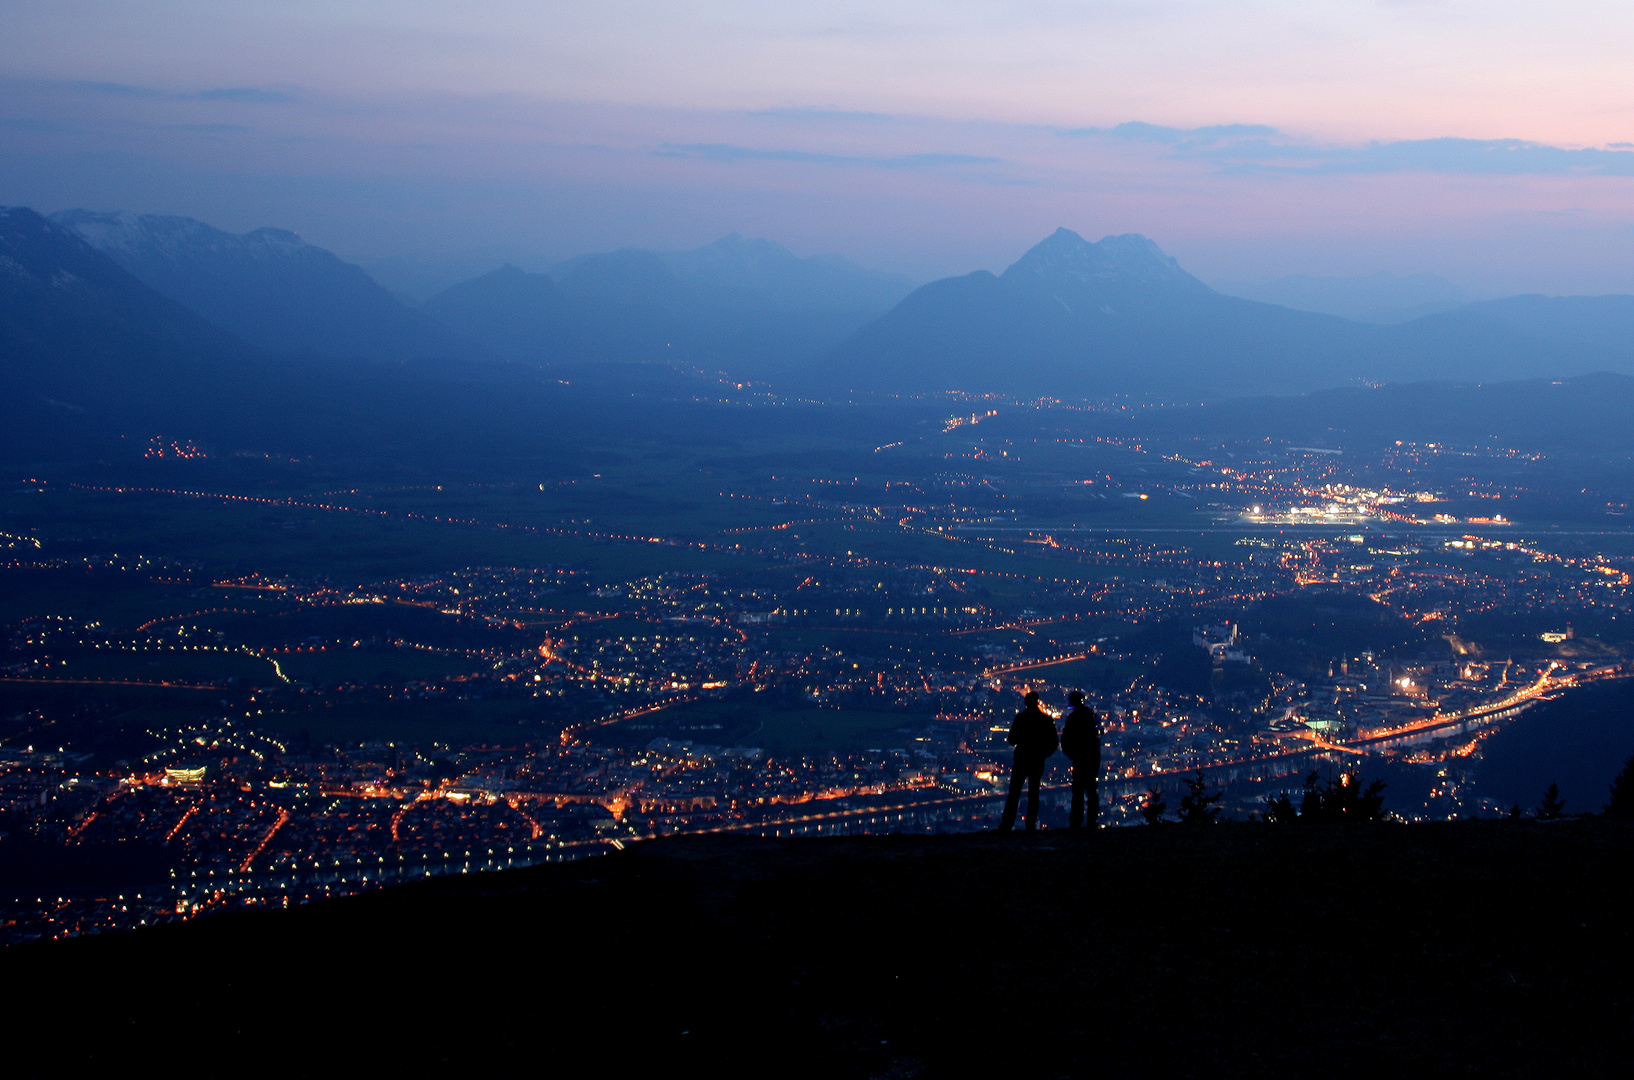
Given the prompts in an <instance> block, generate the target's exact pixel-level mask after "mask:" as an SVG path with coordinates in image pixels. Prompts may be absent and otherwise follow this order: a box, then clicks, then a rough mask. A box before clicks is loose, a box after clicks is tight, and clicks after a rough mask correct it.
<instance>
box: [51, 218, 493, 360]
mask: <svg viewBox="0 0 1634 1080" xmlns="http://www.w3.org/2000/svg"><path fill="white" fill-rule="evenodd" d="M51 221H52V222H53V223H54V224H56V225H58V226H60V227H62V228H63V229H66V230H67V231H69V232H71V233H73V234H74V235H76V236H78V237H79V238H80V239H82V240H84V241H85V242H86V243H87V244H89V245H90V246H92V247H94V248H96V249H97V250H98V251H100V252H102V253H103V254H104V255H107V256H108V257H109V258H110V259H112V260H113V261H114V262H116V263H118V264H119V265H120V266H122V267H124V268H125V269H126V270H128V271H130V273H131V274H132V275H133V276H134V277H136V278H137V280H139V281H141V282H142V283H144V284H145V285H147V286H149V287H150V288H152V289H153V291H155V292H157V293H159V294H160V295H161V296H165V297H168V298H170V299H171V300H174V301H176V302H177V303H179V304H181V305H183V306H184V307H187V308H188V309H190V310H192V311H194V312H196V313H197V314H199V315H201V316H203V317H204V318H205V319H208V320H209V321H210V322H213V323H215V324H216V325H217V326H219V327H221V328H222V329H224V330H227V331H230V332H231V333H233V334H236V335H237V336H238V337H240V338H242V339H244V340H245V341H247V342H249V343H250V344H252V345H256V346H259V347H261V348H263V349H269V350H274V351H277V352H283V353H295V354H303V353H304V354H311V355H319V356H343V357H356V358H359V359H368V360H386V359H391V360H398V359H403V358H405V357H418V356H457V357H466V358H476V357H479V356H482V355H484V350H482V349H481V348H479V347H477V346H474V345H472V344H471V343H470V342H468V341H466V340H464V339H462V338H460V337H459V336H458V335H456V334H454V333H453V332H451V331H450V330H449V329H448V328H447V327H446V326H444V325H443V324H442V323H440V322H438V321H437V320H436V319H434V318H432V317H431V316H429V315H426V314H425V313H424V312H420V311H416V310H414V309H412V308H410V307H407V306H406V305H404V304H403V303H402V302H401V301H399V300H398V299H397V298H396V297H394V296H392V295H391V294H390V293H388V292H387V291H386V290H385V289H383V288H381V287H380V286H379V285H378V284H376V283H375V281H374V279H373V278H371V277H369V275H368V274H366V273H364V272H363V271H362V270H361V269H359V268H358V267H356V266H353V265H352V264H350V263H348V262H345V261H343V260H341V259H340V258H339V257H338V256H336V255H335V254H334V253H333V252H330V251H326V250H325V249H323V248H321V247H316V246H314V245H312V244H308V243H307V242H306V241H304V240H302V239H301V238H300V237H299V236H297V235H296V234H295V233H292V232H289V231H287V230H284V229H256V230H254V231H253V232H248V233H243V234H241V235H240V234H234V233H229V232H223V231H222V230H221V229H216V228H212V227H211V226H209V225H206V224H204V223H203V222H201V221H195V220H193V219H192V218H184V217H166V216H162V215H159V214H140V215H137V214H101V213H93V212H91V211H88V210H64V211H62V212H60V213H56V214H53V215H51Z"/></svg>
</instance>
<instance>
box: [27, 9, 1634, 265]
mask: <svg viewBox="0 0 1634 1080" xmlns="http://www.w3.org/2000/svg"><path fill="white" fill-rule="evenodd" d="M1631 49H1634V5H1630V4H1628V3H1626V2H1621V3H1620V2H1615V0H1557V2H1556V3H1553V4H1548V5H1544V4H1538V3H1535V2H1524V3H1523V2H1520V0H1481V2H1479V3H1477V2H1473V0H1443V2H1437V0H1234V2H1224V0H1212V2H1210V0H1170V2H1142V0H1123V2H1117V0H1111V2H1077V3H1064V2H1062V3H1057V2H1050V0H1035V2H1026V3H1022V2H1017V3H1005V2H997V0H988V2H982V3H975V2H960V0H943V2H928V0H920V2H910V0H873V2H869V3H861V2H826V3H825V2H817V3H807V4H798V5H796V4H786V3H766V2H762V3H748V2H728V0H714V2H708V0H705V2H696V3H692V4H674V3H659V2H656V0H608V2H603V3H599V4H593V5H592V4H565V3H554V2H542V0H532V2H522V0H507V2H486V3H474V4H464V5H449V4H440V3H425V2H418V3H416V2H406V0H397V2H392V3H372V2H356V0H352V2H347V0H328V2H324V3H316V2H309V0H237V2H234V3H221V2H218V0H210V2H206V0H195V2H176V0H170V2H164V0H161V2H153V0H148V2H144V3H132V2H121V0H65V2H55V3H45V2H41V0H21V2H18V3H14V4H10V5H8V8H7V14H6V32H5V33H4V35H0V130H3V131H4V136H3V138H0V204H22V205H28V206H33V207H35V208H36V209H39V210H42V211H51V210H58V209H62V208H65V207H70V206H85V207H89V208H92V209H106V210H112V209H123V210H132V211H143V212H160V213H171V214H184V215H188V216H192V217H198V218H200V219H202V220H205V221H208V222H210V223H211V224H214V225H218V226H220V227H223V228H227V229H231V230H234V231H242V230H246V229H251V228H255V227H257V226H261V225H275V226H281V227H285V228H293V229H295V230H297V231H299V232H301V233H302V234H303V235H304V236H305V237H306V238H307V239H309V240H311V241H312V242H314V243H318V244H322V245H324V246H327V247H330V248H333V249H334V250H335V251H336V252H338V253H339V254H341V255H343V256H344V257H347V258H350V259H354V260H359V261H365V262H366V261H370V260H374V259H379V258H383V257H388V256H397V255H414V254H433V253H455V252H461V251H468V250H471V249H494V250H496V251H499V250H504V251H506V252H510V253H512V254H513V257H516V258H520V259H524V260H528V259H531V260H535V261H538V262H540V263H547V262H549V261H550V260H551V259H554V258H560V257H566V256H569V255H573V254H577V253H580V252H583V251H588V250H606V249H610V248H614V247H620V246H642V247H654V248H661V249H670V248H684V247H692V246H697V245H699V244H702V243H705V242H708V241H710V240H712V239H715V238H716V237H718V236H720V235H722V234H724V233H727V232H730V231H734V230H736V231H739V232H742V233H744V234H746V235H756V236H767V237H771V238H773V239H776V240H779V241H781V242H783V243H784V244H786V245H788V246H789V247H790V248H792V249H793V250H795V251H796V252H797V253H799V254H811V253H818V252H838V253H840V254H844V255H847V256H849V257H851V258H854V259H856V260H858V261H859V262H862V263H864V264H866V265H870V266H875V267H879V268H881V269H888V270H895V271H900V272H903V273H907V274H909V275H911V276H913V277H915V278H917V279H920V280H926V279H929V278H932V277H936V276H941V275H944V274H951V273H963V272H967V271H969V270H972V269H976V268H982V267H985V268H989V269H995V270H996V269H1000V268H1002V267H1003V266H1004V265H1006V264H1007V263H1008V262H1010V261H1012V260H1013V259H1014V258H1015V257H1016V256H1017V255H1019V254H1020V253H1021V252H1022V251H1023V250H1025V249H1026V248H1027V247H1028V246H1030V245H1031V244H1032V243H1034V242H1036V241H1037V240H1038V239H1040V238H1042V237H1043V236H1044V235H1046V234H1047V233H1049V232H1050V231H1051V230H1053V229H1054V228H1055V227H1056V226H1058V225H1064V226H1067V227H1068V228H1072V229H1075V230H1077V231H1079V232H1081V233H1083V234H1084V235H1086V236H1088V237H1089V238H1091V239H1094V238H1097V237H1099V236H1101V235H1103V234H1105V233H1119V232H1140V233H1144V234H1146V235H1148V236H1150V237H1152V238H1153V239H1155V240H1157V241H1158V243H1160V244H1161V245H1162V246H1163V247H1164V248H1165V249H1166V250H1168V251H1169V252H1170V253H1171V254H1173V255H1175V256H1176V257H1178V258H1179V259H1180V261H1181V263H1182V264H1183V265H1185V266H1186V267H1187V268H1188V269H1191V270H1192V271H1193V272H1195V273H1197V274H1198V275H1199V276H1201V277H1203V278H1204V279H1205V280H1209V281H1212V282H1226V281H1233V280H1242V279H1248V278H1255V277H1260V276H1264V275H1281V274H1288V273H1296V272H1302V273H1315V274H1347V275H1348V274H1362V273H1371V272H1373V271H1377V270H1389V271H1394V272H1397V273H1414V272H1433V273H1440V274H1443V275H1445V276H1447V277H1449V278H1451V279H1452V280H1453V281H1455V282H1457V283H1458V284H1460V285H1462V286H1464V287H1465V288H1468V289H1470V290H1471V291H1472V292H1475V293H1484V294H1496V293H1507V292H1519V291H1541V292H1555V293H1567V292H1586V293H1605V292H1634V257H1631V255H1634V77H1631V71H1630V68H1631V66H1634V64H1631V61H1630V56H1631V55H1634V51H1631Z"/></svg>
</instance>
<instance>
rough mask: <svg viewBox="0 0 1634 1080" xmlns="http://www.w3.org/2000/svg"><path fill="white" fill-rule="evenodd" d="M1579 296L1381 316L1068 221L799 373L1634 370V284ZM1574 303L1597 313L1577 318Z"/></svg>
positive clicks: (1047, 376)
mask: <svg viewBox="0 0 1634 1080" xmlns="http://www.w3.org/2000/svg"><path fill="white" fill-rule="evenodd" d="M1526 299H1527V298H1516V301H1522V300H1526ZM1538 299H1539V300H1543V299H1544V298H1538ZM1569 300H1570V302H1564V303H1559V304H1556V303H1553V302H1544V303H1541V304H1533V303H1530V302H1526V303H1518V302H1516V301H1492V302H1489V303H1487V304H1477V305H1470V306H1468V307H1467V308H1463V309H1459V310H1458V311H1457V312H1450V313H1446V314H1443V315H1436V316H1431V317H1428V318H1423V319H1417V320H1414V321H1412V322H1409V323H1406V324H1404V325H1401V326H1371V325H1364V324H1361V323H1356V322H1351V321H1349V320H1346V319H1341V318H1339V317H1337V316H1332V315H1321V314H1316V313H1312V312H1304V311H1294V310H1291V309H1289V308H1286V307H1281V306H1277V305H1272V304H1262V303H1258V302H1255V301H1252V300H1243V299H1240V298H1237V297H1231V296H1224V295H1222V294H1220V293H1218V292H1215V291H1214V290H1213V289H1210V288H1209V287H1208V286H1207V285H1205V284H1203V282H1201V281H1199V280H1198V279H1196V278H1195V277H1192V276H1191V275H1190V274H1188V273H1186V272H1185V271H1184V270H1183V269H1181V268H1180V266H1179V265H1178V263H1176V262H1175V260H1174V259H1172V258H1170V257H1169V256H1167V255H1165V254H1164V253H1163V252H1162V251H1161V249H1159V248H1158V246H1157V245H1156V244H1154V243H1153V242H1152V241H1150V240H1148V239H1146V238H1145V237H1142V236H1136V235H1128V236H1109V237H1106V238H1105V239H1103V240H1101V241H1100V242H1099V243H1093V244H1092V243H1089V242H1088V241H1086V240H1084V239H1083V238H1082V237H1081V236H1079V235H1078V234H1077V233H1074V232H1071V231H1069V230H1067V229H1058V230H1057V231H1056V232H1055V233H1054V234H1053V235H1051V236H1050V237H1048V238H1047V239H1045V240H1044V241H1043V242H1041V243H1040V244H1038V245H1037V246H1035V247H1034V248H1033V249H1032V250H1030V251H1028V252H1027V253H1026V254H1025V255H1023V256H1022V258H1021V259H1019V260H1018V261H1017V262H1016V263H1015V264H1014V265H1012V266H1011V267H1010V268H1009V269H1007V270H1006V271H1005V272H1004V273H1003V274H1002V275H999V276H996V277H995V276H994V275H993V274H990V273H987V272H985V271H978V272H977V273H974V274H969V275H966V276H964V277H958V278H945V279H943V280H941V281H935V282H932V283H930V284H929V285H926V286H924V287H922V288H920V289H918V290H916V291H915V292H914V293H913V294H911V295H910V296H909V297H907V299H905V300H903V301H902V303H900V304H898V305H897V306H896V307H895V308H894V309H892V310H891V311H890V312H889V313H887V314H886V315H885V316H884V317H883V318H881V319H879V320H878V321H876V322H874V323H873V324H871V325H869V326H867V327H865V328H863V329H862V330H860V331H858V332H857V333H856V334H855V335H853V336H852V337H851V338H850V339H849V340H848V341H846V342H845V343H844V344H842V345H841V346H840V347H839V348H837V349H836V350H835V351H834V352H833V353H831V354H829V355H828V356H827V357H825V358H823V359H822V360H820V361H819V362H817V363H816V364H814V365H812V366H811V367H809V368H808V369H807V370H806V371H805V372H803V373H802V377H803V379H804V380H805V382H806V384H807V385H809V386H810V387H812V388H814V389H820V390H828V391H837V390H850V391H863V392H874V393H886V394H903V393H909V394H913V393H927V392H937V391H946V390H964V391H978V392H998V393H1007V394H1020V395H1029V396H1030V395H1062V396H1085V397H1095V396H1105V395H1109V394H1136V395H1144V396H1150V397H1155V398H1167V399H1169V400H1177V399H1179V400H1184V399H1185V398H1186V397H1188V396H1200V397H1214V398H1219V397H1235V396H1242V395H1247V394H1268V393H1284V394H1285V393H1298V392H1303V391H1309V390H1315V389H1320V388H1324V387H1333V386H1342V385H1345V384H1347V383H1350V384H1355V383H1360V382H1385V381H1390V382H1397V381H1422V380H1426V379H1483V380H1487V379H1490V380H1498V379H1514V378H1525V377H1535V376H1538V375H1576V374H1583V373H1587V372H1590V371H1594V370H1604V369H1610V370H1634V354H1631V349H1630V345H1629V342H1630V341H1634V299H1631V300H1630V304H1629V305H1628V306H1626V307H1625V306H1624V305H1622V304H1621V303H1620V302H1614V301H1619V300H1620V298H1569ZM1580 300H1581V301H1592V302H1589V303H1583V304H1579V303H1578V301H1580ZM1602 301H1604V302H1602ZM1579 311H1582V312H1592V313H1593V314H1594V315H1595V318H1594V320H1593V321H1592V323H1588V324H1586V323H1584V322H1582V321H1578V322H1577V323H1576V325H1575V326H1573V327H1570V328H1568V327H1567V326H1566V323H1567V322H1570V321H1572V318H1573V314H1574V313H1577V312H1579Z"/></svg>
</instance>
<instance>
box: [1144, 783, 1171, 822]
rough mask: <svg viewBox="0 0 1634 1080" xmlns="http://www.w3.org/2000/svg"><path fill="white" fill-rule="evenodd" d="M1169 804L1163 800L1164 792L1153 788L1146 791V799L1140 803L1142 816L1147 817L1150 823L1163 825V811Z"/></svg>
mask: <svg viewBox="0 0 1634 1080" xmlns="http://www.w3.org/2000/svg"><path fill="white" fill-rule="evenodd" d="M1168 808H1169V804H1168V803H1166V802H1164V801H1163V793H1162V792H1160V791H1158V790H1157V789H1156V788H1153V789H1152V790H1151V791H1148V792H1147V793H1146V798H1145V800H1144V801H1143V802H1142V803H1141V804H1140V816H1141V817H1143V818H1145V819H1146V824H1148V825H1161V824H1162V823H1163V812H1164V811H1165V810H1167V809H1168Z"/></svg>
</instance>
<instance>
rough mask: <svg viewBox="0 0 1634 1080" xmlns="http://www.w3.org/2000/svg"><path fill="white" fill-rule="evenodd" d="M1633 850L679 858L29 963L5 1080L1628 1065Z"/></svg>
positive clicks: (499, 882) (907, 844)
mask: <svg viewBox="0 0 1634 1080" xmlns="http://www.w3.org/2000/svg"><path fill="white" fill-rule="evenodd" d="M1631 853H1634V829H1631V828H1629V827H1628V826H1626V825H1623V824H1619V823H1614V822H1608V821H1603V820H1589V821H1578V820H1568V821H1561V822H1555V823H1531V822H1527V823H1509V822H1471V823H1453V824H1445V825H1413V826H1389V825H1381V826H1374V827H1368V826H1355V827H1349V828H1346V827H1322V826H1312V827H1303V826H1298V825H1289V826H1274V825H1220V826H1214V827H1208V828H1189V827H1185V826H1173V827H1160V828H1147V827H1140V828H1127V829H1118V830H1112V831H1103V832H1100V833H1098V834H1095V835H1092V836H1088V837H1079V836H1072V835H1068V834H1066V833H1061V832H1054V833H1051V832H1044V833H1040V834H1037V835H1034V836H1022V835H1018V836H1013V837H997V836H993V835H973V836H948V837H934V838H923V837H901V838H896V837H874V838H856V839H831V840H798V841H772V840H761V839H750V838H698V839H672V840H661V841H656V842H652V843H648V844H643V845H639V846H636V847H632V848H631V849H630V850H628V851H625V852H624V853H622V854H619V855H615V856H612V857H610V858H606V859H599V860H592V861H589V862H582V863H576V864H571V865H566V866H547V867H538V868H535V869H531V870H522V871H514V872H509V873H504V874H493V875H487V876H481V877H466V878H457V879H443V880H438V881H432V882H427V883H424V884H421V885H415V886H408V887H404V888H399V889H395V890H390V891H384V892H379V893H373V894H368V895H364V896H359V897H355V898H352V899H348V900H342V901H336V902H330V903H323V904H315V905H312V906H310V907H306V908H299V909H294V910H289V911H276V912H265V913H253V914H241V915H227V916H221V917H216V918H209V919H203V920H199V921H196V922H192V923H187V924H182V925H175V926H170V927H162V928H158V929H155V930H150V931H143V932H136V933H127V934H111V935H106V936H103V937H96V938H81V939H77V940H73V941H65V942H57V943H49V944H41V945H30V946H22V947H18V948H15V949H11V950H8V951H6V952H5V953H4V954H0V977H3V979H4V982H5V984H6V985H7V986H8V987H9V988H10V989H11V991H12V995H10V996H11V997H12V1004H11V1005H9V1006H8V1007H7V1020H8V1021H9V1022H8V1024H7V1028H8V1032H9V1034H8V1038H7V1044H8V1049H7V1058H8V1060H9V1062H10V1063H12V1066H13V1067H8V1070H7V1071H8V1072H9V1073H11V1075H24V1074H33V1075H39V1074H44V1073H47V1072H50V1073H56V1074H62V1075H72V1074H74V1073H80V1074H82V1075H83V1074H86V1070H87V1069H92V1068H95V1069H106V1068H109V1067H117V1066H121V1065H125V1066H129V1065H132V1064H135V1063H137V1062H148V1063H157V1062H161V1061H162V1062H166V1063H169V1064H170V1065H172V1066H176V1067H185V1068H186V1069H187V1071H188V1072H190V1073H195V1074H198V1075H221V1074H222V1073H224V1072H229V1071H231V1072H237V1073H245V1072H247V1073H253V1074H266V1073H279V1074H306V1075H314V1074H315V1075H326V1074H334V1073H337V1072H351V1071H354V1070H357V1069H367V1070H368V1071H369V1072H371V1073H375V1074H378V1073H392V1074H398V1073H407V1074H422V1073H433V1072H437V1073H444V1072H447V1073H462V1072H466V1071H468V1070H471V1069H474V1068H497V1069H499V1070H501V1074H513V1073H519V1072H521V1071H523V1070H526V1071H528V1072H534V1071H538V1072H540V1073H551V1072H556V1071H558V1070H560V1069H563V1068H568V1067H572V1066H570V1065H569V1063H570V1062H578V1063H580V1064H579V1067H577V1068H574V1070H573V1071H574V1072H576V1073H582V1074H584V1075H597V1074H602V1073H606V1074H609V1075H641V1074H647V1075H673V1076H683V1075H711V1076H720V1077H733V1076H789V1075H802V1076H803V1075H825V1076H882V1077H885V1076H889V1077H907V1076H926V1077H938V1076H967V1075H980V1074H982V1073H987V1072H991V1073H995V1074H996V1073H999V1072H1003V1073H1007V1074H1011V1075H1018V1076H1041V1077H1056V1076H1089V1075H1099V1074H1102V1073H1106V1074H1109V1075H1138V1076H1149V1077H1165V1076H1199V1077H1205V1076H1206V1077H1216V1076H1320V1075H1352V1074H1354V1073H1355V1072H1356V1071H1357V1070H1359V1069H1377V1070H1379V1072H1378V1073H1377V1074H1378V1075H1386V1076H1388V1075H1393V1074H1395V1073H1397V1072H1398V1071H1408V1070H1410V1071H1411V1072H1412V1073H1432V1074H1433V1073H1441V1074H1444V1075H1477V1074H1486V1075H1534V1076H1537V1075H1573V1074H1576V1075H1609V1074H1613V1073H1616V1074H1619V1075H1623V1074H1622V1071H1621V1070H1622V1067H1623V1063H1624V1062H1625V1061H1626V1060H1627V1057H1628V1055H1629V1053H1630V1052H1631V1050H1634V1042H1631V1033H1634V1027H1631V1023H1630V1021H1631V1019H1634V996H1631V994H1630V991H1629V981H1628V980H1629V973H1630V970H1631V969H1630V961H1631V960H1634V948H1631V943H1634V927H1631V923H1630V919H1629V916H1630V891H1629V885H1628V882H1629V874H1628V872H1627V871H1628V868H1629V863H1630V855H1631ZM23 1062H26V1063H27V1064H26V1065H25V1066H24V1067H23V1068H22V1069H20V1070H18V1069H16V1068H15V1065H16V1064H19V1063H23ZM655 1069H656V1070H657V1071H656V1072H655V1071H654V1070H655Z"/></svg>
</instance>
